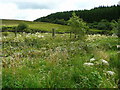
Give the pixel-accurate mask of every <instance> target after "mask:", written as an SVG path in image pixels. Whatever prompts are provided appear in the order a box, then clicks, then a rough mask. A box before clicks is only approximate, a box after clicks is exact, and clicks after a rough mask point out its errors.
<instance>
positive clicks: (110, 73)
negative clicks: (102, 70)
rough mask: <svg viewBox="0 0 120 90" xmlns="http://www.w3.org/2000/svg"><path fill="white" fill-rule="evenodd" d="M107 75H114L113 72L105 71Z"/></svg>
mask: <svg viewBox="0 0 120 90" xmlns="http://www.w3.org/2000/svg"><path fill="white" fill-rule="evenodd" d="M107 74H109V75H114V74H115V73H114V72H113V71H107Z"/></svg>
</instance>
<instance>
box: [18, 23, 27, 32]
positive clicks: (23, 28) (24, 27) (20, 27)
mask: <svg viewBox="0 0 120 90" xmlns="http://www.w3.org/2000/svg"><path fill="white" fill-rule="evenodd" d="M27 29H28V25H27V24H26V23H20V24H19V25H18V26H17V30H18V31H20V32H26V30H27Z"/></svg>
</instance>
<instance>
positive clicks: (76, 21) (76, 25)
mask: <svg viewBox="0 0 120 90" xmlns="http://www.w3.org/2000/svg"><path fill="white" fill-rule="evenodd" d="M68 25H70V26H71V30H70V31H71V32H73V33H74V34H76V35H78V36H79V38H84V36H85V33H86V31H87V29H88V27H87V25H86V23H85V22H83V20H82V19H81V18H79V17H78V16H76V14H75V12H74V13H73V14H72V17H71V18H70V20H69V21H68Z"/></svg>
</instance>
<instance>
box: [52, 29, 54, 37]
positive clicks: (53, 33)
mask: <svg viewBox="0 0 120 90" xmlns="http://www.w3.org/2000/svg"><path fill="white" fill-rule="evenodd" d="M52 37H55V29H54V28H53V29H52Z"/></svg>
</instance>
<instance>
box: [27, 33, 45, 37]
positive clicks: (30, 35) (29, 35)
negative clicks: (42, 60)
mask: <svg viewBox="0 0 120 90" xmlns="http://www.w3.org/2000/svg"><path fill="white" fill-rule="evenodd" d="M26 37H27V38H43V37H44V36H43V35H41V34H40V33H38V32H37V33H35V34H31V33H28V34H27V35H26Z"/></svg>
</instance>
